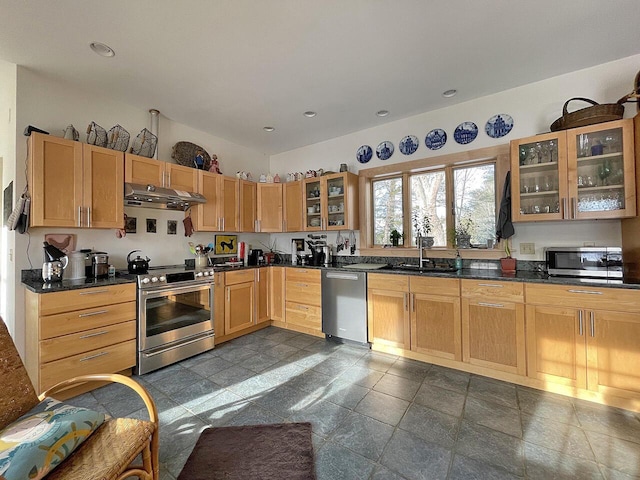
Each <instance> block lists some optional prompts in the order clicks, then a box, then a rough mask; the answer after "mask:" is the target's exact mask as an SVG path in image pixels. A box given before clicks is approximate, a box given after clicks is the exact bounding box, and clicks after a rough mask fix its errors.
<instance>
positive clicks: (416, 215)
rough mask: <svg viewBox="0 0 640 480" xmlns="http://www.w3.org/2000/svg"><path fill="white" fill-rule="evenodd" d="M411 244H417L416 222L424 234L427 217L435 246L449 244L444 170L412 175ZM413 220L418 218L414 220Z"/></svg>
mask: <svg viewBox="0 0 640 480" xmlns="http://www.w3.org/2000/svg"><path fill="white" fill-rule="evenodd" d="M410 178H411V180H410V185H411V218H412V222H411V223H412V227H411V238H412V241H411V244H412V245H416V236H417V235H418V232H416V231H415V226H414V225H413V224H414V223H417V225H418V228H419V229H420V230H421V233H422V234H423V235H424V229H423V228H422V227H423V224H424V223H425V220H424V219H425V217H427V218H428V219H429V222H430V225H431V233H429V236H431V237H433V238H434V246H436V247H444V246H446V245H447V208H446V205H447V195H446V188H445V187H446V183H445V174H444V170H439V171H435V172H428V173H420V174H416V175H411V177H410ZM413 220H416V222H414V221H413Z"/></svg>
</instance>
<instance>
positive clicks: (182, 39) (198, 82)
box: [0, 0, 640, 154]
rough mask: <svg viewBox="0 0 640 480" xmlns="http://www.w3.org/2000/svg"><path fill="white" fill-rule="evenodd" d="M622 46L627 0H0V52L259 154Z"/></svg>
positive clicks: (623, 51)
mask: <svg viewBox="0 0 640 480" xmlns="http://www.w3.org/2000/svg"><path fill="white" fill-rule="evenodd" d="M92 41H99V42H104V43H106V44H108V45H110V46H111V47H112V48H113V49H114V50H115V52H116V56H115V57H114V58H102V57H99V56H97V55H96V54H94V53H93V52H92V51H91V50H90V49H89V46H88V45H89V43H90V42H92ZM637 53H640V4H639V3H638V0H561V1H558V0H517V1H513V0H481V1H478V0H445V1H435V0H224V1H222V0H181V1H175V0H136V1H127V0H109V1H104V0H103V1H96V0H83V1H77V0H56V1H50V0H0V59H3V60H6V61H9V62H12V63H16V64H18V65H22V66H25V67H28V68H30V69H33V70H35V71H38V72H41V73H42V74H45V75H49V76H51V77H54V78H57V79H59V80H61V81H64V82H68V83H69V84H72V85H77V86H78V87H79V88H87V87H89V88H91V89H92V90H95V91H100V92H102V93H103V94H104V95H106V96H108V97H109V98H115V99H118V100H120V101H122V102H125V103H127V104H130V105H134V106H138V107H140V108H144V109H148V108H157V109H159V110H160V111H161V112H162V114H163V115H164V116H166V117H168V118H170V119H172V120H174V121H176V122H180V123H183V124H186V125H189V126H191V127H193V128H196V129H199V130H202V131H204V132H207V133H209V134H212V135H215V136H219V137H223V138H226V139H228V140H231V141H233V142H236V143H238V144H241V145H244V146H247V147H250V148H253V149H256V150H258V151H261V152H264V153H267V154H273V153H279V152H283V151H287V150H291V149H293V148H296V147H301V146H304V145H309V144H312V143H316V142H320V141H323V140H327V139H330V138H334V137H338V136H341V135H345V134H348V133H351V132H355V131H358V130H362V129H364V128H368V127H372V126H375V125H379V124H382V123H385V122H389V121H393V120H397V119H400V118H403V117H408V116H411V115H415V114H418V113H422V112H426V111H430V110H434V109H438V108H442V107H445V106H448V105H451V104H453V103H459V102H463V101H467V100H471V99H473V98H478V97H481V96H485V95H488V94H491V93H495V92H498V91H501V90H505V89H508V88H512V87H515V86H518V85H524V84H527V83H531V82H535V81H537V80H541V79H544V78H549V77H552V76H555V75H559V74H562V73H566V72H570V71H575V70H578V69H581V68H586V67H590V66H593V65H597V64H600V63H605V62H607V61H611V60H615V59H618V58H623V57H627V56H630V55H634V54H637ZM639 67H640V66H639ZM450 88H455V89H457V90H458V92H459V93H458V95H457V96H456V97H454V98H452V99H445V98H443V97H442V92H443V91H444V90H447V89H450ZM380 109H386V110H389V111H390V112H391V113H390V115H389V116H387V117H386V118H378V117H377V116H376V115H375V112H376V111H378V110H380ZM305 110H315V111H317V112H318V115H317V116H316V117H315V118H311V119H308V118H305V117H304V116H303V115H302V113H303V112H304V111H305ZM266 125H270V126H274V127H275V128H276V130H275V131H274V132H272V133H266V132H264V131H263V129H262V127H263V126H266Z"/></svg>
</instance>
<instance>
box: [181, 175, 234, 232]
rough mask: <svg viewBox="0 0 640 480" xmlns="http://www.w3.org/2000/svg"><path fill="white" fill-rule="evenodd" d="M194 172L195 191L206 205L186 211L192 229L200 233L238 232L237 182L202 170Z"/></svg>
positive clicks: (231, 178)
mask: <svg viewBox="0 0 640 480" xmlns="http://www.w3.org/2000/svg"><path fill="white" fill-rule="evenodd" d="M194 170H195V169H194ZM195 171H196V173H197V178H198V184H197V188H196V189H195V191H197V192H198V193H200V194H202V195H204V196H205V198H206V199H207V203H204V204H200V205H197V206H196V207H193V208H191V209H190V210H189V211H187V215H191V219H192V222H193V226H194V228H195V229H196V230H197V231H201V232H238V231H240V229H239V219H240V211H239V204H238V196H239V193H238V192H239V188H238V187H239V183H238V182H239V180H238V179H237V178H233V177H225V176H224V175H220V174H217V173H209V172H205V171H203V170H195Z"/></svg>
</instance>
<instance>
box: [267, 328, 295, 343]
mask: <svg viewBox="0 0 640 480" xmlns="http://www.w3.org/2000/svg"><path fill="white" fill-rule="evenodd" d="M298 335H300V334H299V333H297V332H292V331H291V330H283V329H281V328H278V329H276V331H273V332H271V331H270V332H269V333H268V334H266V335H265V338H267V339H269V340H271V341H272V342H278V343H282V342H286V341H287V340H290V339H292V338H294V337H297V336H298Z"/></svg>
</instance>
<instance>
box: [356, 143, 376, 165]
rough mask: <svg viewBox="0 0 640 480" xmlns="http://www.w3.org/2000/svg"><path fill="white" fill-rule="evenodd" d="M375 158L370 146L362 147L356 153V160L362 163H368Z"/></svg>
mask: <svg viewBox="0 0 640 480" xmlns="http://www.w3.org/2000/svg"><path fill="white" fill-rule="evenodd" d="M371 157H373V150H371V147H370V146H369V145H362V146H361V147H360V148H359V149H358V151H357V152H356V158H357V159H358V161H359V162H360V163H367V162H368V161H369V160H371Z"/></svg>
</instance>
